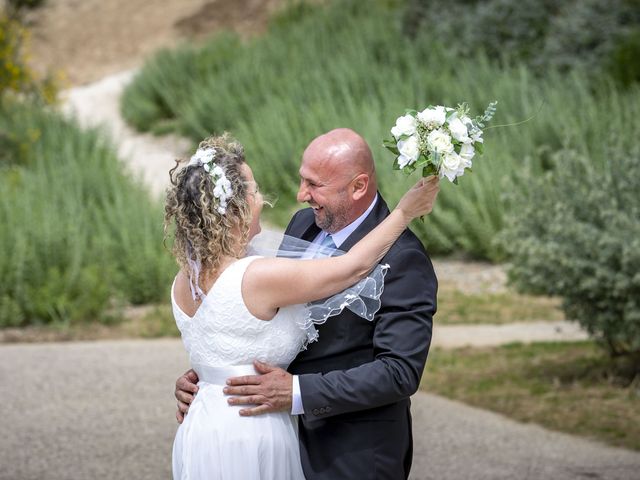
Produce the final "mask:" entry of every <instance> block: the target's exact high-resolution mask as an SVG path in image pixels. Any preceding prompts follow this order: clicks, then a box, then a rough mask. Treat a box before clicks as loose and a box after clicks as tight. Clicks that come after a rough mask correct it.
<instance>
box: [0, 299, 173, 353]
mask: <svg viewBox="0 0 640 480" xmlns="http://www.w3.org/2000/svg"><path fill="white" fill-rule="evenodd" d="M179 335H180V333H179V332H178V328H177V327H176V324H175V322H174V320H173V314H172V313H171V307H170V306H168V305H150V306H143V307H132V308H128V309H127V310H126V311H124V312H121V313H119V314H117V315H114V316H113V320H112V321H111V322H110V323H108V324H104V323H98V322H87V323H81V324H74V325H51V326H35V327H25V328H5V329H0V344H2V343H18V342H19V343H35V342H67V341H82V340H114V339H124V338H159V337H177V336H179Z"/></svg>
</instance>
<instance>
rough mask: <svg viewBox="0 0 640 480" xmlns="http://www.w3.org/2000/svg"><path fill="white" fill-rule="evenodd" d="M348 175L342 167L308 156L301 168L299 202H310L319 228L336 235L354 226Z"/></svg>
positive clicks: (303, 160)
mask: <svg viewBox="0 0 640 480" xmlns="http://www.w3.org/2000/svg"><path fill="white" fill-rule="evenodd" d="M351 182H352V179H349V176H348V172H345V171H344V169H341V168H340V164H336V162H332V161H331V160H330V159H329V160H325V159H322V158H317V157H314V156H305V157H303V159H302V166H301V167H300V188H299V190H298V201H299V202H307V203H308V204H309V205H310V206H311V208H313V213H314V215H315V221H316V225H317V226H318V227H320V228H321V229H322V230H324V231H326V232H329V233H335V232H337V231H339V230H341V229H343V228H344V227H346V226H347V225H348V224H349V223H351V212H352V210H353V201H352V199H351V197H350V196H349V185H350V184H351Z"/></svg>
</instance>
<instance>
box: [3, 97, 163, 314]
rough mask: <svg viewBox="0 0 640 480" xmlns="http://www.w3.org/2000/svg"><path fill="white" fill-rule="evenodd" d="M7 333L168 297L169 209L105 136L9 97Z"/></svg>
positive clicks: (5, 209)
mask: <svg viewBox="0 0 640 480" xmlns="http://www.w3.org/2000/svg"><path fill="white" fill-rule="evenodd" d="M0 200H1V201H0V225H2V228H1V229H0V251H1V252H2V255H0V327H7V326H24V325H30V324H47V323H56V324H68V323H75V322H83V321H93V320H105V319H107V318H108V317H107V316H106V315H105V311H106V309H108V308H109V307H113V306H117V305H120V304H123V303H147V302H153V301H160V300H162V299H165V298H166V295H167V288H168V285H169V284H170V282H171V277H172V275H173V274H174V272H175V270H176V268H175V266H174V262H173V260H172V259H171V256H170V255H169V253H168V252H166V251H165V250H164V248H163V246H162V235H163V232H162V210H161V208H160V206H159V205H157V204H155V203H153V202H152V201H151V200H150V198H149V196H148V193H147V192H146V191H145V190H144V189H143V188H141V186H140V185H138V184H137V183H136V182H134V181H133V180H132V179H131V178H130V174H128V172H126V171H125V169H124V167H123V165H122V164H121V163H120V162H119V161H118V159H117V158H116V156H115V154H114V151H113V149H112V148H111V146H110V145H109V144H108V143H107V142H106V141H104V140H103V139H102V137H101V136H100V135H99V133H98V132H97V131H94V130H89V131H83V130H81V129H80V128H79V127H78V126H77V125H76V124H75V123H74V122H72V121H69V120H66V119H64V118H62V117H61V116H60V115H59V114H56V113H54V112H51V111H48V109H46V108H43V107H42V106H41V105H40V104H39V103H31V102H23V101H20V102H19V101H17V100H15V99H9V98H4V99H2V100H0Z"/></svg>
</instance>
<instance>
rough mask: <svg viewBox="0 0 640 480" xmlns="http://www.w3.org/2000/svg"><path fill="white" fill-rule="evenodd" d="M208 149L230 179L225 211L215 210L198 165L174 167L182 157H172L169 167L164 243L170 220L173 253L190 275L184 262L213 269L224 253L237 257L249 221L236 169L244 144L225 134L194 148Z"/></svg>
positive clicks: (243, 182)
mask: <svg viewBox="0 0 640 480" xmlns="http://www.w3.org/2000/svg"><path fill="white" fill-rule="evenodd" d="M207 147H209V148H211V147H212V148H215V150H216V155H215V160H214V161H215V163H216V164H217V165H219V166H220V167H221V168H222V169H223V170H224V173H225V175H226V177H227V179H228V180H229V182H231V188H232V191H233V194H232V195H231V196H230V198H229V199H228V200H227V207H226V213H224V214H221V213H220V212H219V211H218V209H217V206H218V199H216V198H215V197H214V196H213V189H214V186H215V183H214V180H213V179H212V178H211V175H209V173H207V172H206V171H205V170H204V168H203V167H202V166H195V165H191V166H187V167H185V168H182V169H181V170H178V168H179V166H180V165H181V164H182V163H184V162H185V161H187V160H185V159H182V160H176V166H175V167H174V168H172V169H171V170H170V171H169V176H170V177H171V186H170V187H169V188H168V189H167V200H166V203H165V207H164V239H165V245H166V240H167V238H168V237H169V232H170V229H171V226H172V225H173V224H175V233H174V237H175V238H174V243H173V255H174V256H175V258H176V261H177V262H178V265H180V267H181V268H182V269H184V270H185V271H186V272H187V273H188V275H189V276H190V277H191V275H192V274H194V273H195V272H193V271H192V267H191V266H190V265H189V261H191V262H197V263H199V266H200V268H201V269H202V271H203V272H212V271H215V270H217V269H218V268H219V266H220V261H221V258H222V257H223V256H232V257H239V256H240V255H241V254H242V249H243V248H244V246H245V245H246V244H247V242H248V238H249V228H250V225H251V207H250V205H249V203H248V201H247V190H248V189H247V184H246V179H245V178H244V177H243V176H242V173H241V171H240V167H241V166H242V164H243V163H245V157H244V148H243V147H242V145H241V144H240V143H238V142H236V141H235V140H233V139H232V138H231V137H230V136H229V134H227V133H225V134H223V135H222V136H219V137H213V136H212V137H209V138H206V139H205V140H203V141H202V142H200V145H199V147H198V148H205V149H206V148H207Z"/></svg>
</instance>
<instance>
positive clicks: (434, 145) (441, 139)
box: [427, 130, 453, 153]
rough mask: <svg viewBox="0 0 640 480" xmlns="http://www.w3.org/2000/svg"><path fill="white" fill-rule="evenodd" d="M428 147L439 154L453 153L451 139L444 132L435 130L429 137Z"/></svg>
mask: <svg viewBox="0 0 640 480" xmlns="http://www.w3.org/2000/svg"><path fill="white" fill-rule="evenodd" d="M427 146H428V147H429V150H433V151H437V152H438V153H449V152H453V143H451V137H450V136H449V134H447V133H446V132H443V131H442V130H434V131H433V132H431V133H430V134H429V135H428V136H427Z"/></svg>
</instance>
